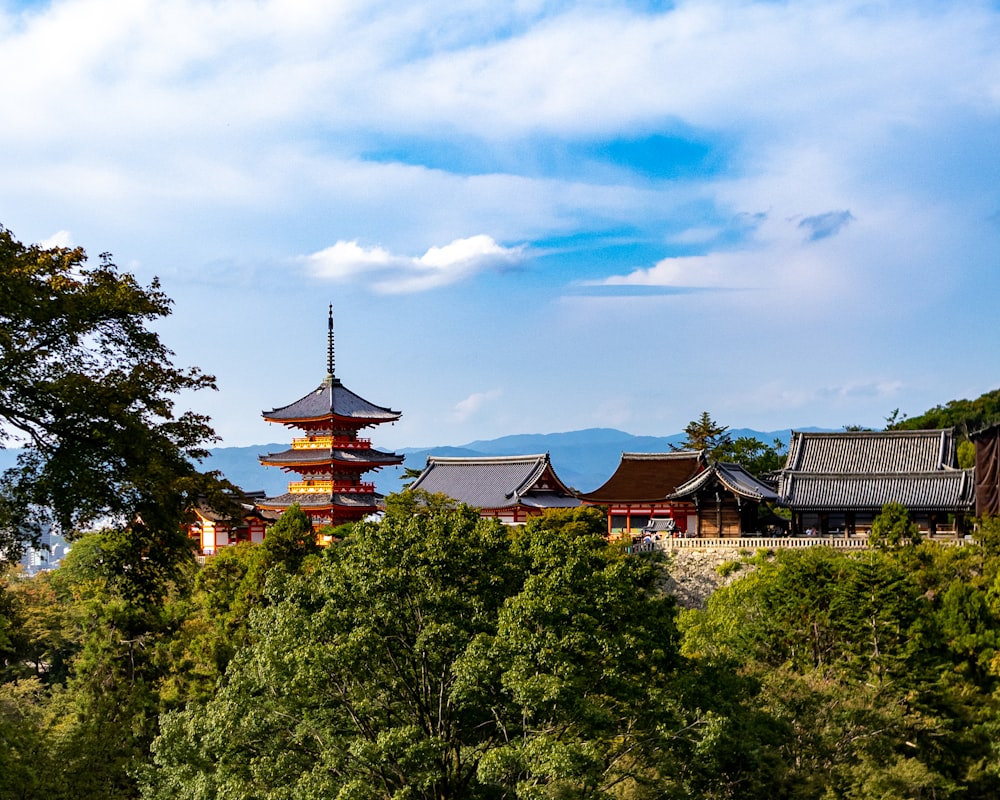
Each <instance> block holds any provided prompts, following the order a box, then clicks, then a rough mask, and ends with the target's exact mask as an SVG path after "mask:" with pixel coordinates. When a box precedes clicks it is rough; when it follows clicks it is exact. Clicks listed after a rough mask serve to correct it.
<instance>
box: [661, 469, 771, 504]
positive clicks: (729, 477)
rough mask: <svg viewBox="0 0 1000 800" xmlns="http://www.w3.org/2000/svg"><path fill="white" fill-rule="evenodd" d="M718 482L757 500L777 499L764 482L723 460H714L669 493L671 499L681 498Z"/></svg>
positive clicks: (729, 489)
mask: <svg viewBox="0 0 1000 800" xmlns="http://www.w3.org/2000/svg"><path fill="white" fill-rule="evenodd" d="M713 482H718V483H719V484H721V485H722V486H723V487H724V488H725V489H727V490H728V491H730V492H732V493H733V494H737V495H739V496H740V497H745V498H747V499H749V500H756V501H757V502H763V501H767V502H774V501H776V500H777V499H778V493H777V492H776V491H774V489H772V488H771V487H770V486H768V485H767V484H766V483H763V482H761V481H759V480H757V478H755V477H754V476H753V475H751V474H750V473H749V472H747V471H746V470H745V469H744V468H743V467H741V466H740V465H739V464H728V463H725V462H715V463H713V464H712V465H710V466H709V467H708V469H706V470H705V471H704V472H701V473H699V474H698V475H695V476H694V477H693V478H692V479H691V480H689V481H688V482H687V483H685V484H684V485H683V486H679V487H677V491H676V492H674V493H673V494H671V495H670V499H671V500H681V499H684V498H685V497H690V496H692V495H694V494H696V493H697V492H698V491H699V490H700V489H702V488H704V487H705V486H708V485H710V484H712V483H713Z"/></svg>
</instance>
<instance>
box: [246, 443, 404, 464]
mask: <svg viewBox="0 0 1000 800" xmlns="http://www.w3.org/2000/svg"><path fill="white" fill-rule="evenodd" d="M404 458H405V456H400V455H397V454H396V453H386V452H384V451H382V450H373V449H372V448H370V447H350V448H340V447H334V448H325V447H324V448H302V449H298V450H296V449H295V448H292V449H290V450H282V451H281V452H280V453H268V454H267V455H263V456H258V459H259V460H260V463H261V464H264V465H266V466H270V467H284V466H288V467H293V468H294V467H303V466H323V465H324V464H330V463H331V462H334V461H336V462H340V463H341V464H352V465H354V464H356V465H358V466H362V467H367V468H369V469H371V468H378V467H386V466H392V465H394V464H401V463H403V459H404Z"/></svg>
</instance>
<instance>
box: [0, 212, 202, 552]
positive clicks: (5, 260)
mask: <svg viewBox="0 0 1000 800" xmlns="http://www.w3.org/2000/svg"><path fill="white" fill-rule="evenodd" d="M169 312H170V300H169V299H168V298H167V297H166V296H165V295H164V294H163V292H162V291H161V290H160V288H159V284H158V283H157V282H156V281H155V280H154V281H153V282H152V284H151V285H150V286H148V287H144V286H142V285H140V284H139V283H138V282H137V281H136V279H135V278H134V277H133V276H132V275H130V274H128V273H122V272H119V270H118V269H117V267H116V266H115V265H114V263H112V261H111V258H110V255H109V254H107V253H103V254H102V255H101V257H100V260H99V262H98V263H97V264H96V265H94V264H91V263H89V262H88V259H87V255H86V253H85V252H84V250H82V249H81V248H64V247H51V248H46V247H41V246H38V245H25V244H22V243H21V242H19V241H17V240H16V239H15V238H14V236H13V235H12V234H11V233H10V231H8V230H6V229H4V228H0V376H2V377H0V435H2V436H3V439H4V440H5V443H6V444H8V445H9V444H17V445H20V446H22V447H24V448H25V449H24V450H23V452H22V454H21V455H20V456H19V458H18V462H17V465H16V466H15V467H13V468H11V469H10V470H8V471H7V472H6V473H5V474H4V475H3V476H2V479H0V544H2V548H0V552H3V553H4V555H5V556H6V557H7V558H12V557H16V556H17V555H18V550H19V546H20V544H21V542H22V540H23V537H24V535H25V534H26V533H27V534H29V535H30V534H36V535H37V533H38V531H39V530H41V529H42V527H43V526H45V525H56V526H58V527H59V528H60V529H62V530H63V531H65V532H66V533H69V534H72V533H73V532H74V531H76V530H79V529H82V528H86V527H88V526H91V525H93V524H94V523H95V522H96V521H98V520H100V521H105V522H106V521H109V520H110V521H111V522H112V524H116V525H124V524H131V525H136V526H141V527H143V528H145V529H147V530H160V531H163V530H168V529H176V527H177V524H176V523H177V521H178V520H179V518H180V515H181V513H182V512H183V510H184V508H185V507H187V506H188V504H189V503H190V502H191V500H192V498H193V497H194V496H195V495H196V494H198V493H204V492H210V491H214V488H215V487H214V485H213V484H212V482H211V481H210V480H206V478H205V477H204V476H202V475H201V474H200V473H199V472H198V470H197V468H196V466H195V462H196V461H197V460H198V459H200V458H202V457H204V456H205V455H206V454H207V453H206V450H205V449H204V448H205V446H206V443H207V442H210V441H212V440H213V439H214V433H213V431H212V429H211V427H210V426H209V421H208V419H207V418H206V417H204V416H202V415H199V414H196V413H193V412H190V411H185V412H182V413H178V412H177V411H176V410H175V402H176V400H177V396H178V394H179V393H180V392H183V391H187V390H198V389H205V388H212V387H213V386H214V383H213V378H212V377H211V376H209V375H205V374H203V373H202V372H201V371H199V370H198V369H196V368H191V369H181V368H178V367H175V366H174V365H173V364H172V362H171V358H172V356H173V354H172V353H171V351H170V350H169V349H167V348H166V347H165V346H164V345H163V343H162V342H161V341H160V339H159V337H158V336H157V334H156V333H155V332H153V331H152V330H150V328H149V323H151V322H152V321H154V320H156V319H158V318H161V317H163V316H165V315H167V314H169Z"/></svg>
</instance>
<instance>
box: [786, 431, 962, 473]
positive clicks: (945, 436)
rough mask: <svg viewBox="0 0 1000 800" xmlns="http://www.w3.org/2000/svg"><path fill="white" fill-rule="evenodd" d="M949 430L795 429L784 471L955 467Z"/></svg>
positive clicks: (899, 470)
mask: <svg viewBox="0 0 1000 800" xmlns="http://www.w3.org/2000/svg"><path fill="white" fill-rule="evenodd" d="M956 465H957V461H956V443H955V436H954V432H953V431H952V430H951V429H944V430H926V431H841V432H837V433H812V432H801V431H797V432H794V433H793V434H792V440H791V442H790V444H789V447H788V460H787V462H786V465H785V469H786V470H794V471H796V472H816V473H825V474H834V473H853V472H865V473H873V474H874V473H913V472H929V471H931V470H938V469H942V468H943V467H954V466H956Z"/></svg>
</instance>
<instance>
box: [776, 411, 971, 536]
mask: <svg viewBox="0 0 1000 800" xmlns="http://www.w3.org/2000/svg"><path fill="white" fill-rule="evenodd" d="M975 480H976V476H975V470H971V469H959V467H958V459H957V437H956V436H955V431H954V430H953V429H951V428H946V429H935V430H920V431H907V430H902V431H840V432H831V433H828V432H822V433H815V432H793V433H792V440H791V443H790V444H789V447H788V460H787V462H786V464H785V467H784V469H782V470H781V472H780V473H779V474H778V495H779V502H780V503H781V504H782V505H785V506H787V507H788V508H789V509H791V511H792V533H795V534H801V533H803V531H810V530H811V531H813V532H816V533H818V534H819V535H821V536H827V535H830V534H838V533H843V534H844V535H846V536H851V535H854V534H855V533H862V532H867V531H868V530H870V529H871V524H872V522H873V521H874V519H875V518H876V517H877V516H878V515H879V514H880V513H881V510H882V507H883V506H884V505H886V504H887V503H900V504H902V505H903V506H905V507H906V508H907V509H908V510H909V512H910V515H911V517H912V519H913V521H914V522H916V523H917V525H918V526H919V527H920V529H921V530H922V531H925V532H927V533H930V534H931V535H934V534H936V533H938V532H939V531H941V532H944V531H948V532H950V533H955V534H961V533H963V532H964V530H965V528H966V526H967V520H968V518H969V517H970V516H971V515H972V513H973V507H974V505H975Z"/></svg>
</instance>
